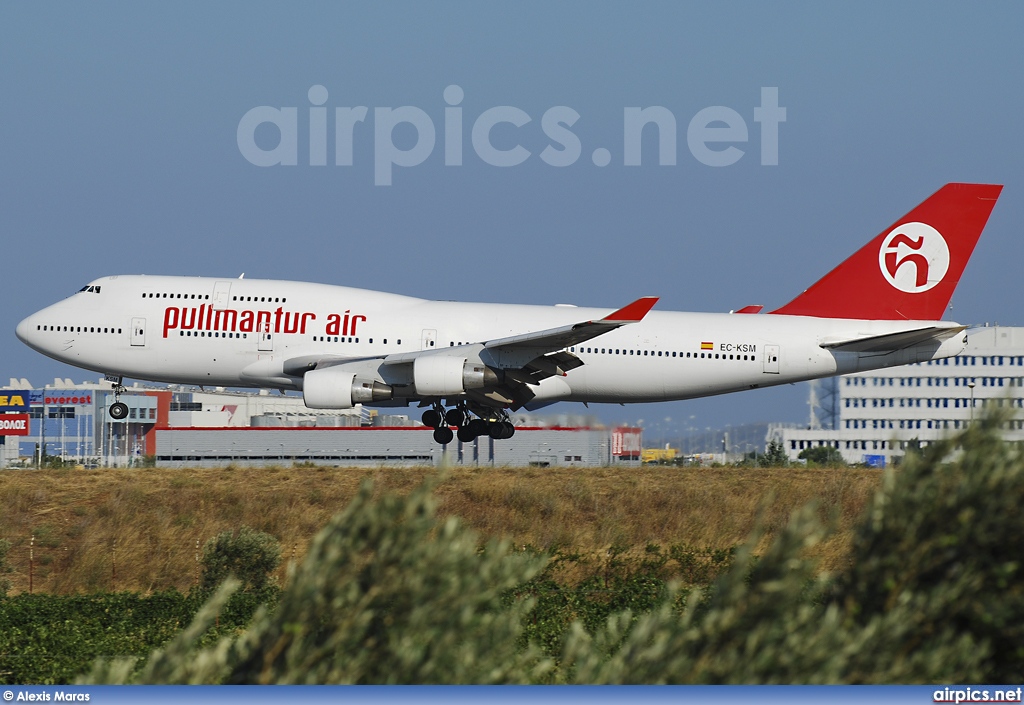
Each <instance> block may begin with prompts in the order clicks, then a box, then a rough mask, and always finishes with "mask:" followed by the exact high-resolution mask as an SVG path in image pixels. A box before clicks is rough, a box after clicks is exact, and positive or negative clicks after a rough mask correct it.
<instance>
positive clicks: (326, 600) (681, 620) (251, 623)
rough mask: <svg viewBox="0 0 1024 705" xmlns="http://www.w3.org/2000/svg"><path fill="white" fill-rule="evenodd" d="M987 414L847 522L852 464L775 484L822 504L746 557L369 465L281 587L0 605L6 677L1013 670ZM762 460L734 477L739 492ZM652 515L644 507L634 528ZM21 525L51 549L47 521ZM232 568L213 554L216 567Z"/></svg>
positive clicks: (772, 505)
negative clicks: (404, 486)
mask: <svg viewBox="0 0 1024 705" xmlns="http://www.w3.org/2000/svg"><path fill="white" fill-rule="evenodd" d="M1000 421H1001V420H1000V419H998V418H996V419H986V420H985V421H983V422H981V423H979V424H978V425H976V426H975V427H973V428H972V429H970V430H969V431H967V432H966V433H965V434H963V435H962V436H960V437H959V438H957V439H955V440H953V441H949V442H946V443H938V444H930V445H929V446H927V447H925V448H922V449H921V451H920V452H918V453H912V454H908V456H907V457H906V458H905V460H904V462H903V463H902V465H901V466H900V467H899V468H897V469H890V470H888V471H887V472H886V473H885V474H876V475H875V476H876V477H878V478H880V479H881V481H880V482H878V483H876V484H875V487H877V490H876V491H875V493H874V496H873V497H872V498H870V499H869V500H868V501H867V502H866V503H865V504H864V507H863V508H864V511H863V512H861V513H860V516H859V518H858V519H857V520H856V521H855V523H854V524H853V525H852V526H851V527H850V528H849V529H848V530H847V529H845V528H843V524H842V522H843V521H844V520H843V518H842V512H840V511H838V510H839V509H840V508H842V507H844V506H846V505H847V504H848V502H847V501H840V500H839V499H837V498H836V496H830V495H829V494H828V493H827V492H822V491H820V490H821V489H822V488H826V487H832V488H833V489H834V488H836V487H838V485H835V484H821V483H822V482H824V479H825V478H832V480H833V481H834V480H835V479H836V478H841V477H860V476H861V475H858V474H857V473H859V472H863V471H848V470H845V469H840V470H836V471H835V472H828V473H821V472H820V471H804V470H792V471H787V472H786V473H785V474H780V475H779V476H778V477H779V478H784V477H786V476H788V475H789V474H793V476H795V477H800V478H812V477H815V476H816V477H817V478H818V480H817V482H818V483H819V484H812V486H814V487H816V488H817V489H818V490H819V491H818V495H819V498H820V499H819V501H818V502H817V503H810V504H808V505H806V506H804V507H802V508H798V509H797V510H796V511H793V512H791V513H790V514H789V516H788V518H785V519H782V520H780V519H779V517H778V515H777V511H778V506H779V505H778V504H777V502H774V501H773V502H767V503H764V504H763V505H762V508H761V511H760V513H759V518H758V519H755V520H754V522H753V530H752V531H751V532H750V535H749V536H748V537H747V538H746V540H744V541H743V542H742V545H740V546H738V547H737V546H727V547H719V546H714V545H709V544H700V543H697V544H694V543H692V542H690V543H687V542H676V543H661V544H659V543H655V542H651V543H648V544H646V545H645V544H635V543H633V544H630V543H625V542H622V543H615V542H613V543H610V544H608V545H606V546H605V547H604V548H601V549H597V548H596V547H591V548H589V549H588V550H578V549H569V548H568V547H565V546H563V547H562V548H554V549H552V547H550V546H548V547H547V549H548V550H541V549H539V548H534V547H533V545H524V544H521V543H519V542H518V541H516V542H512V541H509V540H508V539H507V538H504V539H503V538H491V539H484V538H481V537H480V534H478V533H477V532H476V531H475V530H474V529H473V528H472V527H471V526H470V525H469V524H468V523H467V522H463V521H461V520H459V519H457V518H455V517H454V516H452V513H454V512H452V506H453V505H455V504H458V502H459V501H462V502H466V501H469V500H468V499H467V494H469V493H467V492H466V490H467V488H468V487H475V488H476V489H477V491H478V492H480V496H474V497H472V501H473V502H476V503H477V504H483V505H485V506H490V508H491V509H500V510H503V511H504V512H506V513H507V514H506V515H505V516H504V518H503V519H501V517H500V516H499V519H500V520H503V521H509V518H510V517H516V516H525V517H527V518H533V519H534V520H541V519H543V517H548V518H549V519H551V520H552V521H559V512H560V511H561V507H562V503H563V502H566V501H568V498H569V497H572V496H576V497H577V500H575V501H579V496H581V495H583V496H584V498H585V499H584V501H583V502H581V503H580V504H577V505H574V506H576V508H577V509H576V511H577V513H581V512H580V511H579V507H580V506H588V503H592V502H594V499H593V495H589V496H586V495H584V493H583V490H582V489H581V488H580V487H576V488H575V489H573V490H572V491H569V492H563V493H558V492H552V494H553V497H550V498H549V502H547V503H545V501H544V497H542V496H537V495H534V494H532V493H531V492H529V491H527V489H523V488H522V487H521V486H519V485H512V486H511V488H506V489H515V488H517V487H518V488H519V489H518V490H516V491H514V492H509V493H508V495H506V496H505V501H504V504H490V503H489V502H488V501H487V495H486V493H484V492H482V491H481V490H480V487H479V486H477V485H474V484H473V480H474V479H475V478H474V477H463V478H460V479H459V481H458V482H460V483H462V484H454V487H453V483H455V481H454V480H453V478H451V477H448V478H434V479H429V480H427V481H426V482H423V483H420V484H419V486H416V487H414V488H413V489H411V490H409V491H398V492H395V491H381V490H380V488H379V482H378V483H374V482H373V480H372V479H371V478H365V479H364V481H363V483H362V485H361V488H360V489H358V490H357V491H356V493H355V496H354V498H353V499H352V501H351V502H350V503H349V505H348V507H347V508H346V509H345V510H344V511H342V512H340V513H338V514H337V515H336V516H335V517H333V518H332V519H331V520H330V521H329V522H328V524H327V526H326V527H325V528H324V529H323V530H322V531H321V532H320V533H319V534H318V535H317V536H316V538H315V539H314V540H313V541H312V543H311V544H310V546H309V548H308V550H307V551H305V556H304V558H303V559H302V561H301V564H299V565H297V566H296V567H293V568H292V569H291V571H290V573H289V575H288V578H287V580H285V581H284V584H285V587H284V588H283V589H282V590H280V591H279V590H277V589H269V588H268V589H267V590H266V591H264V593H263V594H262V595H257V594H256V593H254V592H252V591H248V592H247V591H245V590H240V589H239V588H240V587H241V586H242V583H241V582H240V581H239V580H237V579H233V578H230V579H228V580H226V581H225V582H224V583H223V584H222V585H221V587H220V588H219V589H217V590H216V591H215V592H214V593H213V595H212V597H210V599H209V601H208V602H206V603H205V605H202V606H200V605H201V602H202V599H203V597H202V596H209V595H210V593H209V592H207V591H204V590H201V589H196V590H194V591H192V592H191V593H189V594H184V593H178V592H173V591H172V592H154V593H153V594H151V595H150V596H149V597H142V596H140V595H125V594H116V595H99V596H68V597H55V596H36V595H27V594H22V595H18V596H16V597H13V598H6V599H4V600H0V679H2V680H5V681H6V682H26V681H30V680H31V681H43V682H47V681H48V682H66V680H70V679H71V677H72V676H71V674H73V673H75V672H83V671H84V669H85V664H86V663H87V662H88V660H89V659H90V658H91V657H92V656H96V655H99V656H101V658H100V659H98V660H96V661H95V662H94V663H93V665H92V667H91V670H89V672H88V675H86V676H84V677H82V679H81V682H89V683H128V682H140V683H894V682H898V683H936V682H983V681H984V682H1014V681H1017V682H1019V681H1020V680H1022V679H1024V647H1022V644H1024V639H1022V637H1024V633H1022V632H1024V580H1022V576H1021V571H1022V569H1024V568H1022V563H1021V560H1020V538H1019V537H1020V536H1021V535H1022V530H1024V516H1022V515H1021V513H1020V512H1019V507H1020V506H1021V503H1022V501H1024V459H1022V457H1021V453H1020V452H1019V451H1018V449H1016V448H1015V447H1013V446H1011V445H1008V444H1004V443H1002V442H1000V441H999V440H997V436H996V434H995V429H996V428H997V425H998V423H1000ZM488 472H489V473H490V472H495V473H496V472H497V471H488ZM674 472H681V471H678V470H676V471H674ZM702 472H707V471H702ZM636 473H637V476H638V477H642V476H643V471H636ZM847 473H853V474H852V475H848V474H847ZM484 474H485V473H479V475H481V476H482V475H484ZM774 474H775V471H772V470H753V469H749V470H746V471H745V473H743V474H741V475H738V476H736V478H737V479H738V480H739V482H738V484H737V490H736V492H735V493H734V494H736V493H739V491H740V489H741V488H742V482H744V481H745V482H748V483H752V482H754V481H755V479H756V478H758V477H759V476H762V475H774ZM490 480H491V483H492V484H491V487H494V482H495V478H494V477H493V476H492V477H491V478H490ZM718 480H719V481H721V480H722V477H721V476H720V477H719V478H718ZM618 481H619V482H621V478H620V479H619V480H618ZM466 483H468V485H467V484H466ZM778 484H780V485H782V484H783V483H782V482H781V480H780V481H779V483H778ZM597 486H600V484H599V483H598V485H597ZM796 486H799V485H796ZM854 486H857V485H855V484H854V485H847V486H845V490H846V493H847V494H849V491H850V489H851V487H854ZM789 487H793V485H790V486H789ZM456 489H458V491H455V490H456ZM591 490H593V487H591ZM649 498H650V497H649V496H648V499H649ZM634 500H635V497H630V496H629V493H628V492H626V493H624V497H622V498H620V501H621V502H623V503H626V504H629V503H630V502H631V501H634ZM847 500H848V497H847ZM445 506H447V513H446V512H445V511H444V510H443V509H442V507H445ZM497 514H499V515H501V514H502V512H501V511H499V512H497ZM663 516H664V515H662V514H660V513H659V511H658V509H657V508H656V507H655V508H652V510H651V511H650V512H648V515H647V519H650V518H651V517H659V518H663ZM708 516H709V517H710V521H711V522H712V523H714V521H715V517H713V516H712V515H710V514H709V515H708ZM538 517H539V519H538ZM510 523H511V524H512V525H515V522H514V521H512V522H510ZM520 530H521V529H518V528H514V529H512V531H510V532H509V533H513V534H514V532H515V531H520ZM588 530H590V531H592V530H593V529H588ZM662 531H664V528H662ZM250 532H251V530H250ZM242 533H243V532H241V531H239V532H238V533H230V534H228V535H227V536H226V537H217V540H214V541H211V542H210V543H209V544H208V545H207V547H208V549H209V551H210V555H221V556H222V557H223V556H235V557H237V560H236V559H232V560H234V567H232V568H231V569H230V571H229V572H233V573H234V574H236V575H239V576H243V577H244V576H246V575H247V574H248V573H247V571H248V570H249V568H253V569H254V572H255V573H257V574H258V573H260V572H261V570H262V573H263V575H264V576H266V575H268V573H267V571H266V570H265V566H266V565H268V564H266V563H262V564H261V561H262V560H263V559H264V558H265V556H266V554H267V553H268V551H266V550H264V549H268V548H269V553H271V554H272V553H273V547H274V542H273V541H274V540H273V539H272V538H270V537H267V538H263V539H260V540H259V541H255V542H253V541H248V540H247V541H245V542H242V541H240V540H239V539H240V537H241V536H242ZM251 533H253V534H254V533H255V532H251ZM837 533H845V534H848V539H847V540H846V541H845V542H844V543H843V544H842V545H843V550H842V552H841V554H840V555H841V556H842V557H843V559H842V560H838V561H837V560H835V557H834V555H833V553H832V552H829V551H822V547H823V546H826V545H828V543H829V542H830V541H834V540H835V536H836V534H837ZM37 535H38V536H42V537H43V538H42V539H41V542H42V541H43V540H45V542H46V543H50V544H54V543H56V544H57V546H58V547H59V545H60V532H59V531H57V530H55V529H52V528H51V529H48V530H47V531H39V532H38V533H37ZM491 535H492V536H493V535H494V534H493V533H492V534H491ZM241 545H245V546H249V547H250V548H248V549H246V550H243V551H236V550H235V548H231V547H237V546H241ZM695 546H706V547H701V548H697V547H695ZM218 547H220V548H218ZM229 548H230V549H231V550H228V549H229ZM214 549H216V550H214ZM830 561H831V562H832V563H833V564H834V565H835V566H836V567H835V568H834V569H833V570H832V571H831V572H823V571H822V570H821V565H822V563H824V562H830ZM230 562H231V561H225V560H221V559H217V560H212V559H211V561H210V565H211V569H210V570H211V573H210V574H211V576H212V575H213V570H214V569H216V570H219V571H220V574H223V573H224V572H225V571H224V570H221V566H222V565H223V564H225V563H230ZM271 563H272V562H271ZM258 565H263V566H264V569H259V570H256V566H258ZM271 570H272V569H271ZM252 580H256V581H258V580H259V578H258V577H257V578H254V579H250V584H251V582H252ZM212 582H213V580H212V579H211V580H210V583H211V584H212ZM61 601H63V603H62V602H61ZM259 603H263V604H262V606H258V604H259ZM74 610H78V612H80V613H81V614H82V615H83V616H82V617H81V618H80V617H78V616H77V614H78V612H74ZM73 613H74V615H75V616H71V615H72V614H73ZM186 624H188V626H185V625H186ZM67 625H72V628H71V630H70V631H69V632H67V633H68V637H67V638H66V639H64V638H63V637H62V636H61V634H63V633H64V630H65V629H66V628H67ZM9 635H14V636H9ZM147 653H148V656H143V655H144V654H147ZM35 654H43V655H44V656H45V658H43V659H32V658H29V657H30V656H32V655H35ZM27 663H32V664H37V665H36V666H35V667H36V668H38V669H49V670H44V671H31V670H30V668H29V667H28V666H26V665H25V664H27ZM38 664H42V665H38ZM15 674H17V677H15ZM40 674H41V675H40Z"/></svg>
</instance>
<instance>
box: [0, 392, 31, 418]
mask: <svg viewBox="0 0 1024 705" xmlns="http://www.w3.org/2000/svg"><path fill="white" fill-rule="evenodd" d="M28 405H29V390H27V389H20V390H6V389H0V413H3V412H5V411H28V410H29V406H28Z"/></svg>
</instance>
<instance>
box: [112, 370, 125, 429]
mask: <svg viewBox="0 0 1024 705" xmlns="http://www.w3.org/2000/svg"><path fill="white" fill-rule="evenodd" d="M108 379H109V380H110V381H111V382H113V383H114V386H113V392H114V403H113V404H111V405H110V409H109V410H108V411H109V413H110V418H112V419H114V420H115V421H123V420H124V419H126V418H128V405H127V404H125V403H124V402H122V401H121V395H122V394H124V393H125V392H126V391H128V390H127V389H126V388H125V386H124V385H123V384H121V381H122V378H121V377H114V378H110V377H108Z"/></svg>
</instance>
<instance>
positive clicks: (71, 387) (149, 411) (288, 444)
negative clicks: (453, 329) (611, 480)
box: [0, 379, 641, 467]
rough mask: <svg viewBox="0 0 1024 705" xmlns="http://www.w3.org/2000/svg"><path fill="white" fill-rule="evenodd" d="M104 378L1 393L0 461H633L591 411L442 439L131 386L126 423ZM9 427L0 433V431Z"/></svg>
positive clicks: (374, 423) (363, 415)
mask: <svg viewBox="0 0 1024 705" xmlns="http://www.w3.org/2000/svg"><path fill="white" fill-rule="evenodd" d="M113 401H114V399H113V393H112V392H111V387H110V383H109V382H106V381H103V380H99V381H97V382H91V383H82V384H75V383H74V382H73V381H72V380H70V379H55V380H54V383H53V384H52V385H47V386H45V387H43V388H40V389H35V388H33V387H32V385H31V384H30V383H29V382H28V380H26V379H11V382H10V384H9V385H8V386H7V387H4V388H0V467H39V466H40V465H45V464H47V463H52V462H53V459H55V458H60V460H61V462H64V463H69V464H71V465H80V466H83V467H126V466H131V465H138V464H141V463H153V464H155V465H157V466H167V467H185V466H214V465H225V464H227V463H232V462H233V463H243V464H246V465H279V464H292V463H314V464H329V465H340V464H344V465H381V464H392V465H394V464H403V465H423V464H428V465H429V464H440V463H449V464H464V465H516V466H526V465H533V466H540V467H547V466H554V465H608V464H610V463H639V460H640V448H641V440H640V429H637V428H622V429H607V428H604V427H601V426H599V425H598V424H596V422H595V421H594V420H593V419H592V418H572V417H571V416H566V415H562V416H561V417H560V418H559V417H556V418H555V420H556V423H557V422H564V424H563V425H551V424H547V425H540V424H539V423H538V422H537V420H536V419H534V418H530V417H528V416H520V417H517V418H516V419H515V421H516V424H517V430H516V435H515V436H514V437H513V438H512V439H509V440H500V441H495V440H493V439H491V438H489V437H486V436H485V437H481V438H477V439H475V440H474V441H473V442H470V443H461V442H457V441H453V442H452V443H449V444H447V445H445V446H439V445H438V444H437V443H435V442H434V441H433V438H432V437H431V433H430V431H431V429H429V428H427V427H425V426H423V425H422V424H421V423H419V422H418V421H414V420H411V419H410V418H409V417H408V416H406V415H402V414H394V413H379V412H378V411H377V410H373V409H367V408H364V407H356V408H355V409H351V410H346V411H338V410H329V411H316V410H310V409H307V408H306V407H305V406H304V404H303V402H302V398H301V397H298V396H287V395H281V394H271V393H269V392H267V391H266V390H261V391H259V392H256V393H248V392H237V391H229V390H225V389H198V390H196V389H178V388H166V389H163V388H161V389H158V388H146V387H140V386H138V385H136V386H134V387H130V388H129V389H128V391H127V393H125V394H122V395H121V401H122V402H124V403H125V404H127V405H128V408H129V414H128V417H127V418H126V419H124V420H120V421H117V420H114V419H112V418H110V415H109V414H108V413H107V412H106V410H107V408H108V407H109V406H110V404H112V403H113ZM5 427H6V428H5Z"/></svg>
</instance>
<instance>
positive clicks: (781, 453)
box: [758, 438, 789, 468]
mask: <svg viewBox="0 0 1024 705" xmlns="http://www.w3.org/2000/svg"><path fill="white" fill-rule="evenodd" d="M758 462H759V463H760V464H761V466H762V467H766V468H784V467H786V466H787V465H789V456H788V455H786V449H785V448H783V447H782V441H780V440H779V439H777V438H773V439H772V440H771V441H770V442H769V443H768V447H767V448H765V450H764V455H762V456H761V457H760V458H758Z"/></svg>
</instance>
